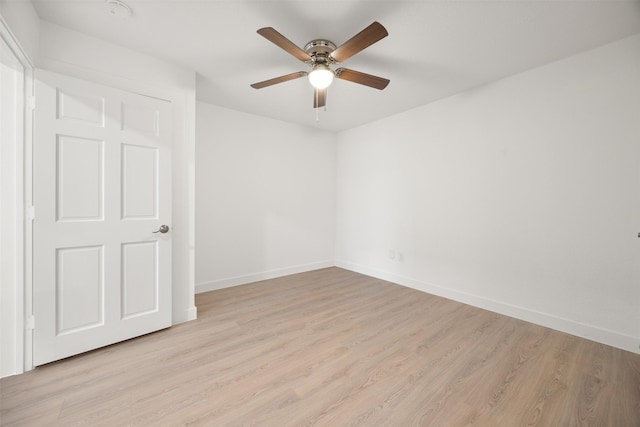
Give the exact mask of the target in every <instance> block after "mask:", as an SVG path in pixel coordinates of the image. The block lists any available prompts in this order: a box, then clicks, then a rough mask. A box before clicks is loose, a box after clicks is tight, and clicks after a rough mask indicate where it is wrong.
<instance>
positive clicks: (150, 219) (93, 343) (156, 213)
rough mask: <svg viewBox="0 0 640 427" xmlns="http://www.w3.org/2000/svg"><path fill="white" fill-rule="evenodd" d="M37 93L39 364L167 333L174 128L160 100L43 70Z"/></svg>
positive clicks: (167, 106) (36, 335) (35, 295)
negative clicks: (140, 336)
mask: <svg viewBox="0 0 640 427" xmlns="http://www.w3.org/2000/svg"><path fill="white" fill-rule="evenodd" d="M35 93H36V95H35V96H36V112H35V133H34V135H35V138H34V147H33V157H34V159H33V165H34V167H33V170H34V177H33V186H34V193H33V194H34V206H35V220H34V224H33V227H34V228H33V230H34V231H33V239H34V244H33V248H34V249H33V252H34V258H33V263H34V273H33V299H34V301H33V306H34V316H35V330H34V364H35V365H41V364H44V363H48V362H51V361H53V360H57V359H61V358H64V357H68V356H72V355H74V354H78V353H81V352H84V351H87V350H91V349H94V348H98V347H102V346H105V345H108V344H112V343H115V342H118V341H122V340H126V339H129V338H132V337H136V336H139V335H142V334H146V333H149V332H153V331H156V330H159V329H163V328H166V327H169V326H170V325H171V231H170V229H169V231H167V230H166V228H167V227H162V226H163V225H166V226H168V227H170V225H171V132H172V131H171V104H170V103H169V102H167V101H162V100H159V99H155V98H149V97H145V96H142V95H136V94H132V93H128V92H125V91H121V90H117V89H113V88H109V87H105V86H101V85H97V84H94V83H89V82H85V81H82V80H78V79H75V78H70V77H66V76H62V75H59V74H54V73H50V72H45V71H41V70H38V71H37V72H36V91H35ZM161 228H163V231H165V232H164V233H161V232H158V233H154V232H156V231H158V230H159V229H161Z"/></svg>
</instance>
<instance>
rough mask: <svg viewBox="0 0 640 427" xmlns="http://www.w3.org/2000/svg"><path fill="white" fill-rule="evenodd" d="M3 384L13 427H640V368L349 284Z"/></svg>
mask: <svg viewBox="0 0 640 427" xmlns="http://www.w3.org/2000/svg"><path fill="white" fill-rule="evenodd" d="M196 304H197V306H198V319H197V320H195V321H192V322H189V323H185V324H181V325H177V326H175V327H172V328H170V329H167V330H163V331H159V332H157V333H154V334H150V335H147V336H143V337H139V338H136V339H133V340H130V341H126V342H123V343H120V344H116V345H113V346H109V347H106V348H103V349H99V350H95V351H92V352H89V353H85V354H82V355H79V356H76V357H73V358H69V359H65V360H62V361H59V362H55V363H52V364H49V365H46V366H42V367H39V368H37V369H36V370H34V371H32V372H28V373H26V374H23V375H18V376H15V377H9V378H4V379H1V380H0V425H2V426H7V427H8V426H47V427H49V426H64V427H67V426H92V427H93V426H274V427H275V426H277V427H282V426H285V427H286V426H312V425H313V426H492V427H495V426H583V425H585V426H613V427H627V426H628V427H638V426H640V355H637V354H633V353H630V352H626V351H623V350H619V349H615V348H612V347H609V346H606V345H602V344H598V343H594V342H591V341H588V340H584V339H580V338H577V337H574V336H571V335H567V334H563V333H560V332H557V331H553V330H550V329H547V328H544V327H541V326H537V325H533V324H530V323H527V322H524V321H520V320H517V319H513V318H509V317H506V316H502V315H498V314H495V313H491V312H488V311H485V310H481V309H478V308H474V307H470V306H467V305H464V304H460V303H457V302H454V301H450V300H446V299H443V298H439V297H435V296H433V295H428V294H425V293H421V292H418V291H415V290H412V289H408V288H404V287H402V286H398V285H395V284H392V283H389V282H385V281H382V280H378V279H374V278H371V277H367V276H364V275H360V274H357V273H353V272H350V271H347V270H343V269H340V268H327V269H322V270H317V271H312V272H308V273H302V274H296V275H292V276H287V277H282V278H277V279H272V280H267V281H262V282H256V283H252V284H249V285H244V286H237V287H233V288H227V289H221V290H217V291H213V292H208V293H204V294H200V295H197V296H196Z"/></svg>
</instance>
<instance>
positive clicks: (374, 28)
mask: <svg viewBox="0 0 640 427" xmlns="http://www.w3.org/2000/svg"><path fill="white" fill-rule="evenodd" d="M388 35H389V33H388V32H387V29H386V28H384V27H383V26H382V24H381V23H379V22H374V23H373V24H371V25H369V26H368V27H367V28H365V29H364V30H362V31H360V32H359V33H358V34H356V35H355V36H353V37H351V38H350V39H349V40H347V41H346V42H344V43H343V44H342V45H341V46H339V47H338V48H337V49H336V50H334V51H333V52H331V53H330V54H329V56H330V57H331V58H333V60H335V61H336V62H344V61H345V60H347V59H349V58H351V57H352V56H353V55H355V54H356V53H358V52H360V51H361V50H363V49H366V48H367V47H369V46H371V45H372V44H374V43H375V42H377V41H379V40H381V39H383V38H385V37H387V36H388Z"/></svg>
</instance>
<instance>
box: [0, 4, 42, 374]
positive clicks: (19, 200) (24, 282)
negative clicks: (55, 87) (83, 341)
mask: <svg viewBox="0 0 640 427" xmlns="http://www.w3.org/2000/svg"><path fill="white" fill-rule="evenodd" d="M0 37H2V40H3V41H4V42H5V43H6V44H7V46H9V49H10V50H11V52H12V53H13V55H14V56H15V58H16V59H17V60H18V62H19V63H20V64H21V65H22V66H23V67H24V76H23V87H22V94H23V97H22V100H21V105H20V107H21V108H20V109H21V110H22V123H21V124H22V126H21V128H22V129H19V131H21V132H19V134H18V136H17V138H16V147H15V149H16V158H17V159H16V160H17V161H16V165H15V166H16V169H15V176H14V179H15V187H16V195H17V196H16V198H15V200H13V209H14V210H15V215H16V226H17V227H16V228H17V229H18V230H20V231H19V232H18V233H16V242H15V248H16V251H15V252H16V253H15V263H14V268H15V272H16V274H15V281H14V283H13V287H14V295H15V298H14V300H13V303H14V307H15V317H14V325H13V326H14V330H15V337H16V339H15V343H14V345H15V348H14V350H15V372H14V374H21V373H23V372H25V371H28V370H31V369H33V329H32V328H31V327H30V326H31V324H30V321H31V319H32V316H33V306H32V300H31V292H32V274H31V273H32V261H33V257H32V247H31V237H32V227H31V221H30V220H29V219H30V217H31V216H32V213H33V211H32V209H29V207H31V206H32V200H33V199H32V191H31V190H32V180H31V166H32V161H31V160H32V159H31V153H32V144H33V113H34V107H35V105H34V101H33V99H34V98H33V94H34V66H33V62H32V61H31V59H30V58H29V57H28V55H27V54H26V52H25V51H24V50H23V49H22V47H21V46H20V43H18V40H17V38H16V37H15V35H14V34H13V32H12V31H11V29H10V28H9V26H8V25H7V23H6V22H5V21H4V19H3V18H2V16H0Z"/></svg>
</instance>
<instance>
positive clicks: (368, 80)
mask: <svg viewBox="0 0 640 427" xmlns="http://www.w3.org/2000/svg"><path fill="white" fill-rule="evenodd" d="M335 74H336V77H337V78H339V79H342V80H348V81H350V82H353V83H359V84H361V85H365V86H369V87H372V88H375V89H380V90H382V89H384V88H385V87H387V85H388V84H389V81H390V80H389V79H383V78H382V77H378V76H373V75H371V74H367V73H361V72H360V71H354V70H349V69H347V68H338V69H337V70H336V71H335Z"/></svg>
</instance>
